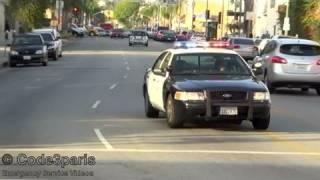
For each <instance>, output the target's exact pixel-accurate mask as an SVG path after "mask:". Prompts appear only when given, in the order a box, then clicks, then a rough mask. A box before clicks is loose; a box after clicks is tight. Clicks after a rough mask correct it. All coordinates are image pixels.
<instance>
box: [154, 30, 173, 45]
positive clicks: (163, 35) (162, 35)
mask: <svg viewBox="0 0 320 180" xmlns="http://www.w3.org/2000/svg"><path fill="white" fill-rule="evenodd" d="M155 40H157V41H168V42H173V41H175V40H176V34H175V32H174V31H170V30H168V31H159V32H158V33H157V35H156V37H155Z"/></svg>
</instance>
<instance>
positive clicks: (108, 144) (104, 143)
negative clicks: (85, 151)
mask: <svg viewBox="0 0 320 180" xmlns="http://www.w3.org/2000/svg"><path fill="white" fill-rule="evenodd" d="M94 132H95V133H96V135H97V137H98V139H99V140H100V141H101V143H102V144H103V145H104V146H105V147H106V148H107V150H110V151H112V150H114V149H113V147H112V145H111V144H110V143H109V142H108V141H107V140H106V138H104V136H103V135H102V133H101V131H100V129H94Z"/></svg>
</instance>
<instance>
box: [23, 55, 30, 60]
mask: <svg viewBox="0 0 320 180" xmlns="http://www.w3.org/2000/svg"><path fill="white" fill-rule="evenodd" d="M23 60H31V56H23Z"/></svg>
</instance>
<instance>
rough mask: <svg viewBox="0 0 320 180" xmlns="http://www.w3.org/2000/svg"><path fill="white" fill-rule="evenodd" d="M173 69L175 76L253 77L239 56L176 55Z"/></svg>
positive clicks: (214, 54)
mask: <svg viewBox="0 0 320 180" xmlns="http://www.w3.org/2000/svg"><path fill="white" fill-rule="evenodd" d="M172 69H173V71H172V72H173V74H174V75H190V74H213V75H247V76H249V75H251V73H250V70H249V68H248V67H247V66H246V65H245V63H244V62H243V61H242V59H241V58H240V57H239V56H238V55H235V54H222V53H209V54H208V53H206V54H181V55H175V56H174V58H173V61H172Z"/></svg>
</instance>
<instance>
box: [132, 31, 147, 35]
mask: <svg viewBox="0 0 320 180" xmlns="http://www.w3.org/2000/svg"><path fill="white" fill-rule="evenodd" d="M132 34H133V35H134V36H146V33H145V32H143V31H134V32H133V33H132Z"/></svg>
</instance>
